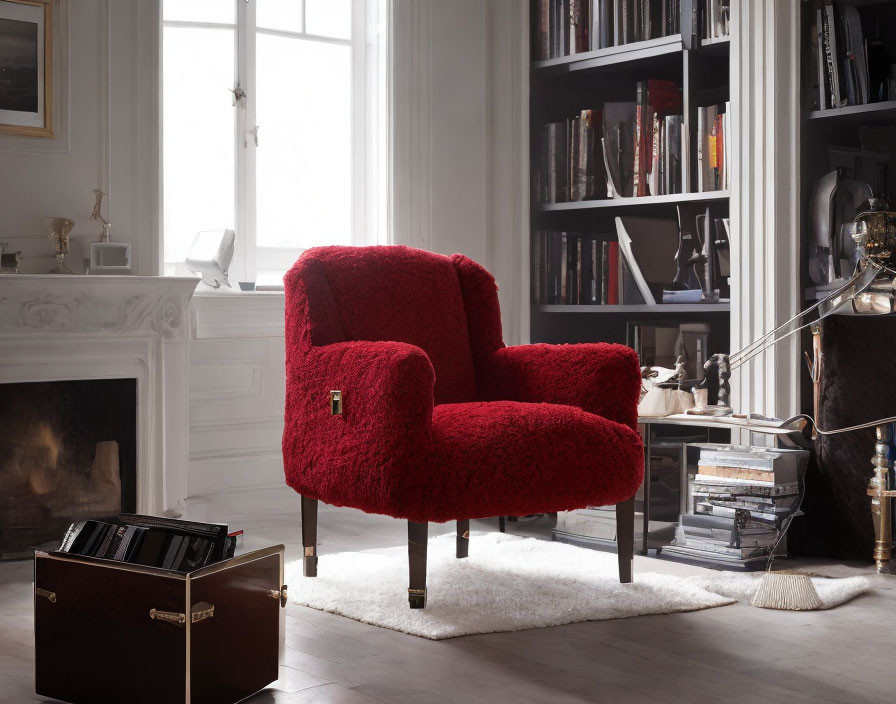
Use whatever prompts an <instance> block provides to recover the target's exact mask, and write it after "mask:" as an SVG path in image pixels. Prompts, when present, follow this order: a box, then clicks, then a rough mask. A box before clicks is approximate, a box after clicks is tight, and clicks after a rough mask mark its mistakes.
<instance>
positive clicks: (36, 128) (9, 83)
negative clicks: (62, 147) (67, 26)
mask: <svg viewBox="0 0 896 704" xmlns="http://www.w3.org/2000/svg"><path fill="white" fill-rule="evenodd" d="M0 135H8V136H13V137H44V138H52V137H53V136H54V134H53V0H0Z"/></svg>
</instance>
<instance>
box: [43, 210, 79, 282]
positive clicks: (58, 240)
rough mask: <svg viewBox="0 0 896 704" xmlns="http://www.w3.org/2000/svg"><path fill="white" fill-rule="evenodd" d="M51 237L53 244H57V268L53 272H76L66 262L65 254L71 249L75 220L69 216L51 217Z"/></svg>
mask: <svg viewBox="0 0 896 704" xmlns="http://www.w3.org/2000/svg"><path fill="white" fill-rule="evenodd" d="M49 220H50V237H52V238H53V244H54V245H56V268H54V269H53V271H51V272H50V273H51V274H74V273H75V272H73V271H72V270H71V269H69V268H68V267H67V266H66V264H65V256H66V255H67V254H68V253H69V251H70V250H71V238H70V237H69V236H70V235H71V232H72V229H73V228H74V227H75V221H74V220H69V219H68V218H50V219H49Z"/></svg>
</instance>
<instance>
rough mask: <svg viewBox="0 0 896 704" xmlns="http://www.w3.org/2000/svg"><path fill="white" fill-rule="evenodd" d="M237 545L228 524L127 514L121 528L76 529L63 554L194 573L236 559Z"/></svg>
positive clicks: (84, 525)
mask: <svg viewBox="0 0 896 704" xmlns="http://www.w3.org/2000/svg"><path fill="white" fill-rule="evenodd" d="M235 545H236V537H235V535H232V534H228V532H227V525H226V524H223V523H197V522H194V521H181V520H176V519H173V518H161V517H158V516H139V515H136V514H122V515H121V516H119V519H118V522H117V523H108V522H105V521H80V522H78V523H73V524H72V525H71V526H70V527H69V529H68V530H67V531H66V533H65V537H64V538H63V539H62V544H61V545H60V547H59V549H58V551H57V552H59V553H65V554H71V555H83V556H86V557H95V558H101V559H105V560H115V561H116V562H127V563H130V564H134V565H144V566H147V567H159V568H161V569H166V570H173V571H175V572H191V571H192V570H196V569H199V568H200V567H204V566H206V565H209V564H211V563H213V562H219V561H220V560H224V559H227V558H230V557H233V553H234V549H235Z"/></svg>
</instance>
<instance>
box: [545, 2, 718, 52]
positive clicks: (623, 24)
mask: <svg viewBox="0 0 896 704" xmlns="http://www.w3.org/2000/svg"><path fill="white" fill-rule="evenodd" d="M536 3H537V8H536V14H535V18H536V20H535V26H534V28H533V29H534V31H533V38H532V42H533V47H532V55H533V57H534V58H536V59H538V60H545V59H555V58H558V57H561V56H571V55H574V54H581V53H583V52H586V51H596V50H597V49H606V48H607V47H611V46H621V45H623V44H630V43H631V42H640V41H646V40H648V39H659V38H660V37H668V36H672V35H674V34H678V33H679V32H680V31H681V28H680V22H681V8H680V0H536ZM710 4H711V5H712V4H714V5H716V6H720V5H721V4H722V0H710ZM704 14H706V15H707V17H708V16H709V14H708V9H707V10H706V11H705V13H704ZM726 25H727V21H726Z"/></svg>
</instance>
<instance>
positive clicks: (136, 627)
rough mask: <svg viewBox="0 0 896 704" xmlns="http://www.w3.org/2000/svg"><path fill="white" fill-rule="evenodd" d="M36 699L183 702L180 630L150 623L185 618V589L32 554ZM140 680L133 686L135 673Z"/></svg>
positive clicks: (178, 582)
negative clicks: (167, 614)
mask: <svg viewBox="0 0 896 704" xmlns="http://www.w3.org/2000/svg"><path fill="white" fill-rule="evenodd" d="M34 572H35V586H36V588H38V589H41V590H45V591H47V592H52V593H53V594H55V597H56V601H55V603H54V602H51V601H50V599H49V598H47V597H46V596H41V595H37V596H36V597H35V604H34V606H35V608H34V633H35V688H36V692H37V694H39V695H41V696H46V697H53V698H55V699H61V700H63V701H67V702H73V703H74V704H105V703H106V702H108V703H109V704H120V703H121V702H132V703H134V704H143V703H144V702H145V703H146V704H150V703H152V704H157V703H158V702H177V701H184V695H185V692H186V681H185V680H186V667H185V663H186V629H185V628H182V627H177V626H174V625H171V624H169V623H164V622H162V621H153V620H151V619H150V616H149V612H150V609H159V610H162V611H172V612H183V611H184V608H185V606H186V601H185V594H184V589H185V582H184V580H183V579H172V578H168V577H163V576H159V575H153V574H146V573H142V572H139V571H133V570H129V569H126V568H125V569H121V568H110V567H104V566H98V565H96V564H92V563H89V562H82V561H78V560H68V559H56V558H54V557H51V556H46V555H41V554H38V555H37V556H36V557H35V560H34ZM135 672H139V673H143V674H144V675H145V677H141V679H140V681H139V682H136V681H135V678H134V675H133V673H135Z"/></svg>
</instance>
